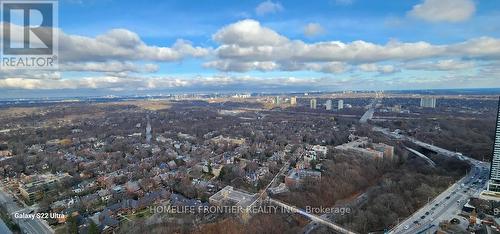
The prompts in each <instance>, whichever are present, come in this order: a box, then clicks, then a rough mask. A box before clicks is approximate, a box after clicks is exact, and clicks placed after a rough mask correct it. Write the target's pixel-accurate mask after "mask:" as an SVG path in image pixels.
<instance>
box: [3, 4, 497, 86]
mask: <svg viewBox="0 0 500 234" xmlns="http://www.w3.org/2000/svg"><path fill="white" fill-rule="evenodd" d="M494 22H500V2H498V1H493V0H491V1H490V0H405V1H401V0H325V1H307V2H304V1H298V0H293V1H128V0H121V1H117V0H116V1H115V0H60V2H59V27H60V30H61V31H60V44H61V45H60V46H61V48H60V58H61V60H60V67H61V70H60V71H39V72H38V73H37V74H36V75H34V74H33V71H15V72H12V71H9V72H6V71H0V89H4V90H10V91H9V92H5V93H9V94H8V95H12V94H13V93H15V92H19V93H20V94H21V93H25V92H26V91H29V90H34V89H36V90H49V91H53V90H89V89H90V90H92V89H95V90H96V93H97V90H98V91H99V93H103V92H104V93H105V92H106V91H109V92H110V93H111V92H113V93H121V92H123V93H134V92H139V91H140V92H148V91H150V92H152V93H154V92H160V91H162V92H163V91H165V92H168V91H169V90H180V91H182V90H183V89H185V90H196V88H199V90H200V91H202V90H216V91H254V92H258V91H261V90H272V89H276V90H279V91H286V90H290V91H292V90H293V91H298V90H304V91H308V90H325V91H329V90H330V91H337V90H352V89H355V90H367V89H370V90H371V89H378V90H381V89H433V88H481V87H500V69H499V68H498V65H500V61H498V60H499V59H500V24H497V23H494ZM40 72H45V73H46V74H44V75H40ZM259 87H261V88H259ZM250 89H252V90H250ZM253 89H255V90H253ZM259 89H261V90H259ZM12 90H15V91H12ZM86 92H87V91H86ZM76 93H77V92H76Z"/></svg>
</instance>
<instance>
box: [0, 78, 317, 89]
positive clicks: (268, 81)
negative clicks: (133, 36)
mask: <svg viewBox="0 0 500 234" xmlns="http://www.w3.org/2000/svg"><path fill="white" fill-rule="evenodd" d="M323 80H324V79H323V78H310V77H308V78H296V77H274V78H269V77H253V76H226V75H220V76H198V77H190V78H185V77H184V78H179V77H114V76H92V77H83V78H80V79H59V80H54V79H46V80H41V79H29V78H6V79H1V80H0V89H27V90H35V89H39V90H59V89H108V90H119V91H125V90H160V89H161V90H165V89H172V88H196V89H202V88H206V87H217V88H222V87H238V88H241V87H269V86H272V87H284V86H286V87H290V86H303V85H308V86H315V85H318V86H321V85H325V84H324V83H323V82H322V81H323Z"/></svg>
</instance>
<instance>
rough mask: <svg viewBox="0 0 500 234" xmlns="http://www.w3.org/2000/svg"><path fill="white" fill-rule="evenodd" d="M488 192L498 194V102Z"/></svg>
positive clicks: (499, 117) (499, 134)
mask: <svg viewBox="0 0 500 234" xmlns="http://www.w3.org/2000/svg"><path fill="white" fill-rule="evenodd" d="M488 190H489V191H491V192H500V101H499V102H498V112H497V124H496V128H495V144H494V145H493V155H492V157H491V168H490V180H489V181H488Z"/></svg>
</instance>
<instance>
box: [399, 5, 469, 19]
mask: <svg viewBox="0 0 500 234" xmlns="http://www.w3.org/2000/svg"><path fill="white" fill-rule="evenodd" d="M475 11H476V6H475V5H474V1H473V0H424V2H423V3H421V4H417V5H415V6H413V9H412V10H411V11H409V12H408V15H409V16H411V17H415V18H418V19H422V20H425V21H429V22H452V23H454V22H462V21H466V20H468V19H469V18H470V17H472V15H473V14H474V12H475Z"/></svg>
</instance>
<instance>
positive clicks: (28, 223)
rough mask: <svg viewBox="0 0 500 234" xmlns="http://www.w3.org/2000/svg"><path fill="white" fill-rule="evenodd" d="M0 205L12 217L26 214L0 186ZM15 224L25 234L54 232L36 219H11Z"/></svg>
mask: <svg viewBox="0 0 500 234" xmlns="http://www.w3.org/2000/svg"><path fill="white" fill-rule="evenodd" d="M0 203H1V204H2V205H4V206H5V207H6V208H7V211H8V212H9V213H10V214H11V216H12V217H13V216H14V214H16V213H18V214H20V213H23V212H25V213H28V211H27V209H26V208H20V207H19V206H18V205H17V203H16V202H15V201H14V199H12V197H11V195H10V194H9V193H8V192H6V191H5V189H4V188H3V187H1V186H0ZM12 219H13V220H14V222H16V223H17V224H18V225H19V227H20V228H21V231H22V232H23V233H26V234H39V233H40V234H45V233H46V234H52V233H54V230H52V228H50V226H49V225H48V224H47V223H46V222H45V221H44V220H40V219H37V218H34V219H21V218H14V217H13V218H12Z"/></svg>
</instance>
